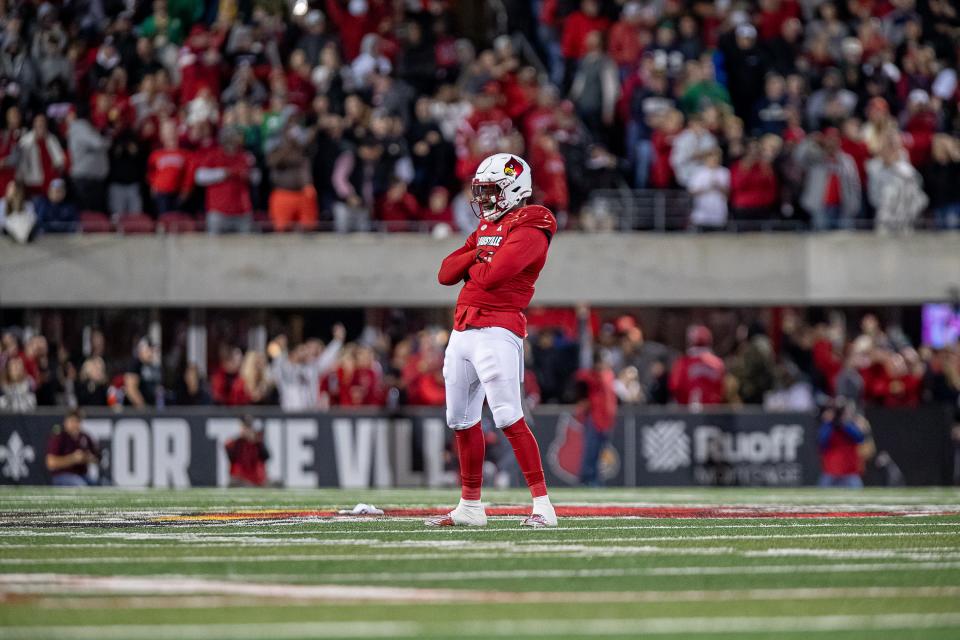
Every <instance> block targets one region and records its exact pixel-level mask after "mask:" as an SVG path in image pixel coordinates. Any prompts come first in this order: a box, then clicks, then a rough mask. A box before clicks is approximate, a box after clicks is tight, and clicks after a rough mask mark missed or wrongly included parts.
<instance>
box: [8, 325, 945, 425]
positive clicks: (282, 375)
mask: <svg viewBox="0 0 960 640" xmlns="http://www.w3.org/2000/svg"><path fill="white" fill-rule="evenodd" d="M551 313H553V315H543V316H541V317H539V318H538V317H536V316H533V317H532V318H531V330H530V335H529V337H528V339H527V345H526V350H525V356H526V371H527V373H528V375H527V376H526V378H525V394H526V397H527V401H528V403H529V404H530V405H531V406H535V405H536V404H538V403H557V402H563V403H574V402H582V401H584V400H585V397H584V394H585V393H587V392H588V391H589V389H587V390H585V389H584V384H585V383H586V384H587V386H590V385H599V386H600V387H604V388H603V389H600V391H609V392H611V393H615V394H616V398H617V401H618V402H619V403H621V404H636V405H641V404H650V405H666V404H682V405H689V406H692V407H694V408H696V407H700V406H704V405H711V404H731V405H763V406H765V407H766V408H768V409H771V410H796V411H806V410H813V409H814V408H815V407H816V406H818V405H821V404H822V403H823V402H825V401H826V399H827V398H831V397H843V398H845V399H846V400H847V401H848V402H850V403H851V404H853V405H857V406H859V407H863V406H867V405H874V406H885V407H915V406H918V405H920V404H926V403H941V404H948V405H951V406H954V407H958V399H960V343H958V342H957V341H954V342H953V343H952V344H950V345H947V346H944V347H941V348H931V347H929V346H920V347H914V346H913V345H912V344H911V342H910V340H909V339H908V338H907V336H906V335H905V333H904V332H903V331H902V330H901V329H900V328H899V327H898V326H897V325H895V324H890V325H889V326H887V327H886V328H884V327H883V326H881V323H880V322H879V321H878V319H877V317H876V316H875V315H872V314H866V315H864V316H863V318H862V320H861V321H860V324H859V330H858V331H856V332H853V333H852V334H848V333H847V331H846V328H845V327H846V324H845V322H844V321H843V320H842V319H841V318H838V317H835V316H831V317H829V318H826V319H818V320H817V321H815V322H810V321H808V320H807V319H806V318H805V317H804V315H802V314H801V313H799V312H792V311H787V312H784V313H783V314H782V316H781V317H780V319H779V321H777V322H776V323H775V324H771V326H772V327H775V328H776V329H775V330H771V331H767V330H765V329H764V326H763V325H762V324H760V323H759V322H756V321H750V322H742V321H740V322H738V321H736V320H732V319H731V317H730V316H729V315H728V314H726V315H723V316H722V317H718V318H714V322H712V323H711V322H708V323H707V324H712V326H713V330H711V328H708V326H706V324H692V325H690V327H689V328H688V329H687V331H686V336H685V339H686V344H683V338H681V341H680V343H671V342H670V341H665V342H658V341H656V340H654V339H652V338H651V337H650V336H647V335H645V333H644V331H643V329H642V328H641V326H640V324H639V323H638V322H637V320H636V319H635V317H634V316H631V315H619V316H609V314H607V315H606V316H602V315H601V314H599V313H598V312H596V311H594V312H590V311H588V310H586V309H581V310H580V311H579V313H578V314H576V315H574V312H573V311H572V310H567V311H565V312H551ZM714 332H716V334H717V335H720V336H723V338H722V339H718V340H717V342H716V344H714V340H713V334H714ZM23 337H24V333H23V332H21V331H20V330H19V329H18V328H15V327H14V328H8V329H7V330H5V331H4V332H3V335H2V351H0V410H5V411H17V412H24V411H31V410H33V409H34V408H35V407H36V406H38V405H41V406H42V405H60V406H64V405H66V406H81V407H95V406H112V407H114V408H116V409H117V410H120V409H121V408H122V407H123V406H131V407H141V408H142V407H159V408H163V407H164V406H169V405H221V406H246V405H280V406H281V407H282V408H284V409H285V410H294V411H295V410H325V409H327V408H329V407H335V406H336V407H349V406H379V407H383V408H384V410H386V411H393V410H396V409H397V408H399V407H402V406H407V405H412V406H422V405H426V406H441V405H443V403H444V384H443V376H442V360H443V351H444V348H445V346H446V340H447V337H448V333H447V332H446V331H445V330H442V329H439V328H436V327H433V326H427V327H426V328H423V329H421V330H418V331H413V332H395V331H389V330H388V331H384V330H381V329H378V328H377V327H374V326H369V325H368V326H366V327H364V328H363V330H362V331H361V332H360V333H359V334H357V336H355V338H354V339H353V340H351V341H347V339H346V331H345V329H344V328H343V327H342V326H341V325H337V326H335V327H334V329H333V333H332V338H331V340H330V341H329V342H328V343H324V342H322V341H320V340H317V339H306V340H303V341H300V342H299V343H298V344H293V342H292V341H290V340H288V338H287V337H286V336H284V335H280V336H277V337H276V338H274V339H273V340H271V341H270V342H269V344H268V345H267V347H266V349H265V350H254V349H248V350H246V351H244V350H242V349H241V348H239V347H238V346H235V345H233V344H227V343H223V344H220V345H219V346H218V348H217V349H215V351H214V352H212V353H213V355H212V358H211V361H210V362H209V363H207V365H208V367H207V368H209V371H210V374H209V376H206V375H204V374H203V373H202V371H203V370H204V369H205V367H198V366H197V364H196V363H187V362H186V357H185V354H184V353H182V352H181V353H180V354H179V356H177V357H173V358H172V357H169V356H170V353H166V354H164V356H165V357H161V353H160V352H159V349H157V348H156V347H155V346H154V345H153V344H152V343H151V342H150V340H149V339H147V338H144V339H141V340H139V341H138V342H137V344H136V346H135V348H134V349H133V351H132V353H131V354H129V357H127V358H118V357H115V356H111V355H110V354H108V353H107V348H106V347H107V341H106V339H105V337H104V335H103V333H102V332H100V331H98V330H94V331H92V332H91V334H90V336H89V339H88V340H86V341H85V345H86V346H85V349H84V350H82V351H83V352H82V353H80V352H76V351H71V350H70V349H69V348H68V347H67V345H65V344H51V342H49V341H48V340H47V339H46V338H44V337H43V336H42V335H30V336H29V337H27V339H26V340H24V339H23ZM656 337H660V336H656ZM168 351H170V350H168ZM172 351H176V349H174V350H172ZM591 371H592V372H594V374H593V375H589V372H591Z"/></svg>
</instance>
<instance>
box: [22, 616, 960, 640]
mask: <svg viewBox="0 0 960 640" xmlns="http://www.w3.org/2000/svg"><path fill="white" fill-rule="evenodd" d="M558 622H559V624H560V627H559V629H558ZM957 626H960V614H956V613H940V614H887V615H833V616H778V617H759V616H758V617H726V616H722V617H699V618H674V617H671V618H620V619H610V618H604V619H593V618H588V619H579V620H563V621H562V622H560V621H558V620H556V619H544V620H483V621H481V620H467V621H461V622H458V623H457V624H456V628H455V629H453V630H451V629H444V628H443V627H439V626H436V625H433V626H428V625H424V624H419V623H413V622H405V621H394V620H391V621H384V622H272V623H257V624H236V623H234V624H207V625H196V624H161V625H157V624H151V625H100V626H76V625H70V626H49V627H40V626H37V627H7V628H5V629H4V638H6V639H7V640H35V639H37V638H53V639H60V638H64V639H69V640H87V639H90V640H112V639H114V638H117V639H122V640H139V639H141V638H144V639H146V638H149V639H152V640H188V639H190V638H202V639H203V640H221V639H222V640H260V639H261V638H272V639H274V640H288V639H293V638H307V637H310V638H385V637H390V638H413V637H416V638H420V637H430V636H431V635H434V634H433V633H431V629H432V630H433V631H434V632H435V634H443V635H445V636H449V635H450V632H451V631H455V635H456V636H459V637H481V638H489V637H514V636H535V637H543V636H544V634H545V633H548V634H551V635H556V634H557V632H558V631H560V632H562V633H563V634H564V635H565V636H574V637H597V636H601V637H602V636H611V635H636V636H640V635H643V636H646V635H690V634H706V635H714V634H734V633H776V632H790V631H806V632H834V631H855V630H864V629H865V630H901V629H902V630H919V629H952V628H954V627H957Z"/></svg>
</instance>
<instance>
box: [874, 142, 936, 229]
mask: <svg viewBox="0 0 960 640" xmlns="http://www.w3.org/2000/svg"><path fill="white" fill-rule="evenodd" d="M866 169H867V199H868V200H869V201H870V204H871V205H872V206H873V207H874V209H876V220H877V230H878V231H881V232H887V233H889V232H897V231H906V230H909V229H912V228H913V225H914V224H915V222H916V219H917V216H919V215H920V212H922V211H923V210H924V209H926V207H927V202H928V198H927V195H926V194H925V193H924V192H923V189H922V186H921V185H922V181H921V178H920V174H919V173H918V172H917V170H916V169H914V168H913V166H912V165H911V164H910V163H909V162H908V161H907V159H906V158H905V157H904V154H903V148H902V147H901V145H900V139H899V138H889V139H887V140H886V141H884V142H883V143H881V146H880V152H879V155H878V156H877V157H876V158H871V159H870V160H868V161H867V167H866Z"/></svg>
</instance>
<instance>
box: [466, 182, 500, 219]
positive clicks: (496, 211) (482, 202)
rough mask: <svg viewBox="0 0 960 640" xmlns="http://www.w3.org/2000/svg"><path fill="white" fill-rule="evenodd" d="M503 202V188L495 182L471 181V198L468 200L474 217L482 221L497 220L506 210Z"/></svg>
mask: <svg viewBox="0 0 960 640" xmlns="http://www.w3.org/2000/svg"><path fill="white" fill-rule="evenodd" d="M505 204H506V203H505V202H504V200H503V187H501V186H500V185H499V184H497V183H496V182H480V181H479V180H474V181H473V197H472V198H471V200H470V207H471V208H472V209H473V213H474V215H476V216H477V217H478V218H482V219H484V220H489V221H493V220H497V219H498V218H500V217H501V216H503V214H504V213H506V210H505V208H504V205H505Z"/></svg>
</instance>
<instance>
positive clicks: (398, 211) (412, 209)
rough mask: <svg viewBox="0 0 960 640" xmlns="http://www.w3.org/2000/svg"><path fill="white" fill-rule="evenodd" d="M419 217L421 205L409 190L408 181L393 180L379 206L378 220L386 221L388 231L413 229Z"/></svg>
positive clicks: (385, 225) (385, 226)
mask: <svg viewBox="0 0 960 640" xmlns="http://www.w3.org/2000/svg"><path fill="white" fill-rule="evenodd" d="M419 217H420V205H419V204H418V203H417V199H416V198H414V197H413V195H412V194H411V193H410V192H409V191H407V185H406V183H405V182H403V181H402V180H397V179H394V180H392V181H391V183H390V188H389V189H387V192H386V194H384V196H383V200H382V202H381V203H380V206H379V207H378V215H377V218H378V220H380V221H382V222H383V223H384V228H385V229H386V230H387V231H412V230H413V229H414V225H415V224H416V222H417V219H418V218H419Z"/></svg>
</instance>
